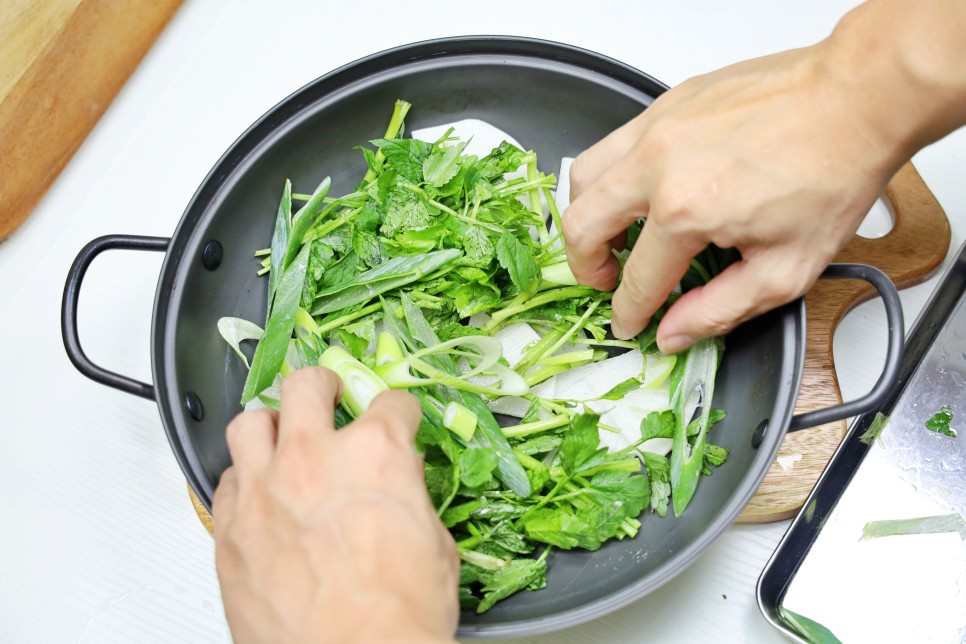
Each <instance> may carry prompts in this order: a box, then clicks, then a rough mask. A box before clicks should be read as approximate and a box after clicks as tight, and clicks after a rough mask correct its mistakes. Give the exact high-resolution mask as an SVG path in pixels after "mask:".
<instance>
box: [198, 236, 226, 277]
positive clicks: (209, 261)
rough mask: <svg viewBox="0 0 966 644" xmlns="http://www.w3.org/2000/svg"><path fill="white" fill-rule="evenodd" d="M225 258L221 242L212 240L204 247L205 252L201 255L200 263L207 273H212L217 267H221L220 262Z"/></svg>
mask: <svg viewBox="0 0 966 644" xmlns="http://www.w3.org/2000/svg"><path fill="white" fill-rule="evenodd" d="M224 256H225V250H224V248H222V246H221V242H219V241H218V240H216V239H212V240H211V241H210V242H208V244H207V245H206V246H205V250H204V251H202V253H201V263H202V264H204V266H205V268H207V269H208V270H209V271H213V270H215V269H216V268H218V267H219V266H221V260H222V259H223V258H224Z"/></svg>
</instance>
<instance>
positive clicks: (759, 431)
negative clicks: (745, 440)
mask: <svg viewBox="0 0 966 644" xmlns="http://www.w3.org/2000/svg"><path fill="white" fill-rule="evenodd" d="M767 430H768V419H767V418H766V419H765V420H763V421H761V422H760V423H758V427H756V428H755V433H754V434H752V435H751V446H752V448H754V449H758V446H759V445H761V441H762V439H764V438H765V432H766V431H767Z"/></svg>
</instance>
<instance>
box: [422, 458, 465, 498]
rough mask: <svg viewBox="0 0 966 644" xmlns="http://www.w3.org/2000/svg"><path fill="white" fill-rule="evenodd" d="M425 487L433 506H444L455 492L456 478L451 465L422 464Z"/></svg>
mask: <svg viewBox="0 0 966 644" xmlns="http://www.w3.org/2000/svg"><path fill="white" fill-rule="evenodd" d="M424 472H425V476H426V489H427V490H428V491H429V498H430V500H431V501H432V502H433V507H434V508H436V509H437V510H438V509H439V508H442V507H446V505H448V504H449V502H450V501H451V500H452V499H453V496H454V495H455V494H456V488H457V485H458V479H457V478H456V470H455V469H454V468H453V466H452V465H434V464H431V463H425V464H424Z"/></svg>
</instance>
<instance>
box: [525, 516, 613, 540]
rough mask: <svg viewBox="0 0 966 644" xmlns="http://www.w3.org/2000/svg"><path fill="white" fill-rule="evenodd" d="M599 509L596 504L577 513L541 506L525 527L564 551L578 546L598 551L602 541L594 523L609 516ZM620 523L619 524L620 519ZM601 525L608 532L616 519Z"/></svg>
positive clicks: (528, 531) (528, 517)
mask: <svg viewBox="0 0 966 644" xmlns="http://www.w3.org/2000/svg"><path fill="white" fill-rule="evenodd" d="M598 509H599V508H596V507H595V508H594V509H591V510H587V511H584V512H582V513H581V514H580V515H578V514H575V513H574V512H572V511H571V510H570V509H569V508H566V507H559V508H540V509H539V510H534V511H533V512H531V513H530V514H529V516H527V517H526V518H525V520H524V522H523V529H524V530H525V531H526V533H527V536H528V537H530V538H531V539H533V540H534V541H540V542H541V543H549V544H550V545H552V546H557V547H558V548H562V549H563V550H572V549H573V548H577V547H580V548H584V549H586V550H596V549H597V548H599V547H600V544H601V543H602V542H603V540H602V539H601V538H600V536H599V532H600V530H599V529H598V526H597V525H595V523H593V522H596V521H598V520H605V521H607V517H606V516H604V515H600V516H598V514H600V513H599V512H598ZM617 523H618V524H619V523H620V520H619V519H618V521H617ZM602 527H603V528H605V531H607V530H608V529H609V528H611V527H613V520H610V521H607V525H606V526H602Z"/></svg>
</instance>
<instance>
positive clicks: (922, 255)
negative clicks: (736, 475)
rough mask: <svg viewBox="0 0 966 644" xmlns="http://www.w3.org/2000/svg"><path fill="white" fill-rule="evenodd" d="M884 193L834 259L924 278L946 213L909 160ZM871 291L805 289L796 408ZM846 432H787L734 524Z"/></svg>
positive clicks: (822, 382)
mask: <svg viewBox="0 0 966 644" xmlns="http://www.w3.org/2000/svg"><path fill="white" fill-rule="evenodd" d="M885 196H886V199H887V200H888V202H889V206H890V208H891V210H892V214H893V225H892V230H891V231H890V232H889V233H888V234H887V235H885V236H883V237H879V238H877V239H868V238H864V237H858V236H856V237H855V238H854V239H852V241H851V242H849V244H848V245H847V246H846V247H845V248H844V249H843V250H842V252H841V253H839V254H838V256H836V258H835V261H837V262H858V263H862V264H871V265H872V266H876V267H877V268H880V269H881V270H883V271H884V272H885V273H886V274H887V275H888V276H889V277H890V278H891V279H892V281H893V282H894V283H895V285H896V287H897V288H900V289H901V288H906V287H909V286H913V285H915V284H919V283H920V282H922V281H924V280H926V279H927V278H928V277H929V276H930V275H932V274H933V272H935V270H936V269H937V268H938V267H939V265H940V264H941V263H942V261H943V259H944V258H945V257H946V252H947V251H948V249H949V242H950V228H949V220H948V219H947V218H946V213H945V212H944V211H943V209H942V206H940V205H939V202H938V201H937V200H936V198H935V197H934V196H933V194H932V192H931V191H930V190H929V188H928V187H926V184H925V183H923V180H922V178H921V177H920V176H919V173H918V172H917V171H916V169H915V168H914V167H913V165H912V164H911V163H909V164H907V165H906V166H904V167H903V168H902V169H901V170H900V171H899V172H898V173H897V174H896V176H895V177H893V179H892V181H891V182H890V183H889V185H888V187H887V188H886V192H885ZM874 295H876V293H875V290H874V289H873V288H872V287H871V286H869V285H868V284H866V283H865V282H853V281H830V280H827V281H819V282H817V283H816V284H815V286H814V287H812V289H811V290H810V291H809V292H808V293H807V294H806V296H805V307H806V329H807V330H806V346H805V370H804V372H803V374H802V386H801V389H800V390H799V394H798V403H797V405H796V407H795V413H802V412H806V411H812V410H814V409H821V408H823V407H828V406H830V405H834V404H837V403H840V402H842V393H841V391H840V390H839V384H838V379H837V378H836V376H835V361H834V359H833V357H832V338H833V336H834V334H835V327H836V326H838V323H839V321H840V320H841V319H842V317H843V316H844V315H845V314H846V313H848V312H849V311H850V310H851V309H852V308H854V307H855V306H857V305H858V304H860V303H861V302H864V301H866V300H868V299H870V298H872V297H873V296H874ZM845 432H846V424H845V421H844V420H841V421H838V422H834V423H828V424H826V425H820V426H818V427H812V428H809V429H803V430H800V431H797V432H793V433H791V434H788V435H787V436H786V437H785V440H784V442H783V443H782V445H781V448H780V449H779V452H778V454H779V456H786V455H793V454H801V455H802V459H801V460H800V461H798V462H797V463H794V465H793V466H792V467H791V468H789V469H788V470H785V469H783V468H782V467H781V466H780V465H779V464H778V463H777V462H775V463H772V465H771V468H769V470H768V474H767V476H766V477H765V480H764V481H763V482H762V484H761V486H759V488H758V491H757V492H756V493H755V496H754V497H752V499H751V501H750V502H749V503H748V505H747V506H745V509H744V511H743V512H742V513H741V515H740V516H739V517H738V523H768V522H771V521H778V520H780V519H787V518H789V517H792V516H794V515H795V514H796V513H797V512H798V511H799V510H800V509H801V507H802V504H803V503H804V502H805V498H806V497H807V496H808V494H809V492H811V490H812V487H814V485H815V483H816V481H817V480H818V477H819V475H820V474H821V473H822V471H823V470H824V469H825V466H826V464H827V463H828V461H829V459H830V458H831V457H832V454H833V453H834V452H835V449H836V448H837V447H838V445H839V443H840V442H841V441H842V438H843V437H844V436H845ZM188 492H189V494H190V496H191V502H192V504H193V505H194V508H195V511H196V512H197V513H198V516H199V518H201V521H202V523H203V524H204V526H205V528H207V529H208V531H209V532H211V531H212V528H213V526H212V520H211V516H210V515H209V514H208V512H207V511H206V510H205V507H204V505H202V503H201V501H200V500H198V497H197V496H195V494H194V492H193V491H192V490H191V489H190V487H189V489H188Z"/></svg>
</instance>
